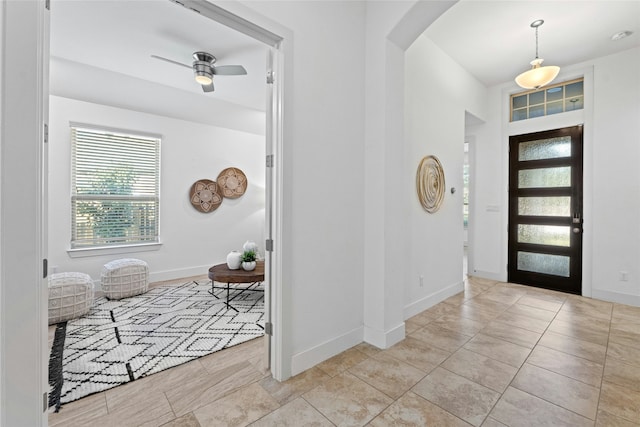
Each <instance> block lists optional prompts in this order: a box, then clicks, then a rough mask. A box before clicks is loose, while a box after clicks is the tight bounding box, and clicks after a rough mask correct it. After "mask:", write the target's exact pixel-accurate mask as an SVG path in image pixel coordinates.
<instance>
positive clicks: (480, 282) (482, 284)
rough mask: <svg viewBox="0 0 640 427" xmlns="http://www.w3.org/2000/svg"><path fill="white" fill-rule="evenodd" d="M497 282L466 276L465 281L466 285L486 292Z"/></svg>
mask: <svg viewBox="0 0 640 427" xmlns="http://www.w3.org/2000/svg"><path fill="white" fill-rule="evenodd" d="M497 283H498V282H497V281H495V280H491V279H485V278H483V277H476V276H467V280H466V281H465V284H466V285H469V286H473V287H477V288H479V289H482V290H483V291H484V290H487V289H491V288H492V287H494V286H495V285H496V284H497Z"/></svg>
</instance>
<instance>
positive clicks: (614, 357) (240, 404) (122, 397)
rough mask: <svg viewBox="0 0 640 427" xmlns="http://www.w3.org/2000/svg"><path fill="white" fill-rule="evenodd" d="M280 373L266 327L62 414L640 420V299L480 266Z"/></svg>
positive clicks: (451, 422)
mask: <svg viewBox="0 0 640 427" xmlns="http://www.w3.org/2000/svg"><path fill="white" fill-rule="evenodd" d="M406 332H407V338H406V339H405V340H404V341H402V342H400V343H398V344H396V345H395V346H393V347H391V348H389V349H387V350H379V349H377V348H375V347H373V346H370V345H368V344H364V343H363V344H359V345H357V346H355V347H353V348H351V349H349V350H347V351H345V352H343V353H341V354H339V355H337V356H335V357H333V358H332V359H329V360H327V361H325V362H323V363H321V364H320V365H318V366H316V367H314V368H311V369H309V370H308V371H306V372H304V373H302V374H300V375H298V376H296V377H294V378H291V379H289V380H288V381H285V382H283V383H278V382H277V381H275V380H273V379H272V378H271V377H270V376H269V375H266V374H265V373H263V372H261V370H260V368H259V366H260V357H261V352H262V345H263V344H262V340H261V339H257V340H254V341H251V342H248V343H245V344H242V345H239V346H236V347H233V348H230V349H227V350H224V351H222V352H219V353H214V354H212V355H210V356H207V357H203V358H201V359H198V360H195V361H193V362H190V363H187V364H184V365H181V366H178V367H175V368H172V369H169V370H167V371H164V372H160V373H158V374H155V375H152V376H150V377H148V378H143V379H141V380H138V381H135V382H134V383H131V384H127V385H124V386H120V387H116V388H114V389H111V390H108V391H106V392H103V393H99V394H95V395H92V396H89V397H86V398H84V399H81V400H78V401H76V402H72V403H70V404H67V405H64V406H63V407H62V409H61V411H60V412H59V413H57V414H50V416H49V423H50V425H54V426H55V425H60V426H83V425H84V426H129V425H130V426H139V425H143V426H196V427H197V426H243V425H254V426H307V425H308V426H332V425H337V426H347V425H348V426H361V425H370V426H469V425H473V426H503V425H506V426H542V425H545V426H583V425H584V426H594V425H595V426H640V308H638V307H631V306H626V305H621V304H612V303H608V302H603V301H598V300H593V299H589V298H583V297H579V296H573V295H567V294H562V293H557V292H551V291H546V290H542V289H536V288H529V287H525V286H519V285H512V284H506V283H496V282H492V281H487V280H481V279H474V278H471V279H469V280H467V282H466V284H465V291H464V292H462V293H460V294H458V295H455V296H453V297H451V298H449V299H447V300H446V301H444V302H442V303H440V304H437V305H436V306H434V307H432V308H430V309H428V310H426V311H424V312H422V313H420V314H418V315H416V316H414V317H412V318H411V319H408V320H407V322H406Z"/></svg>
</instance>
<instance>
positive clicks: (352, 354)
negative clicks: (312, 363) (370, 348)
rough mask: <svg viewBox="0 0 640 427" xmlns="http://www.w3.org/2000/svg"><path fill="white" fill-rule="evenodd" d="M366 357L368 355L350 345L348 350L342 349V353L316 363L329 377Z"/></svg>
mask: <svg viewBox="0 0 640 427" xmlns="http://www.w3.org/2000/svg"><path fill="white" fill-rule="evenodd" d="M368 358H369V356H367V355H366V354H364V353H363V352H361V351H360V350H357V349H356V348H353V347H352V348H350V349H349V350H346V351H343V352H342V353H340V354H338V355H336V356H333V357H332V358H330V359H328V360H325V361H324V362H322V363H320V364H318V368H320V369H322V371H323V372H325V373H326V374H327V375H329V376H330V377H335V376H336V375H338V374H340V373H341V372H344V371H346V370H347V369H349V368H350V367H352V366H355V365H357V364H358V363H360V362H362V361H363V360H366V359H368Z"/></svg>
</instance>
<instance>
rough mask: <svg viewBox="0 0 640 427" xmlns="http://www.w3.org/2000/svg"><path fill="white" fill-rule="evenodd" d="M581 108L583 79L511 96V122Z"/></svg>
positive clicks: (582, 102)
mask: <svg viewBox="0 0 640 427" xmlns="http://www.w3.org/2000/svg"><path fill="white" fill-rule="evenodd" d="M583 108H584V82H583V79H578V80H571V81H569V82H564V83H560V84H557V85H553V86H547V87H545V88H544V89H537V90H532V91H527V92H520V93H515V94H513V95H511V121H512V122H515V121H518V120H526V119H532V118H534V117H541V116H549V115H551V114H558V113H564V112H566V111H573V110H581V109H583Z"/></svg>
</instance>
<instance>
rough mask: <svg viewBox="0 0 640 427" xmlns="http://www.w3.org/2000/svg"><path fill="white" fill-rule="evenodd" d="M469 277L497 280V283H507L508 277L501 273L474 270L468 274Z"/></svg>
mask: <svg viewBox="0 0 640 427" xmlns="http://www.w3.org/2000/svg"><path fill="white" fill-rule="evenodd" d="M468 274H469V276H474V277H479V278H481V279H488V280H495V281H496V282H506V281H507V275H506V273H505V274H501V273H491V272H489V271H482V270H474V271H469V272H468Z"/></svg>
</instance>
